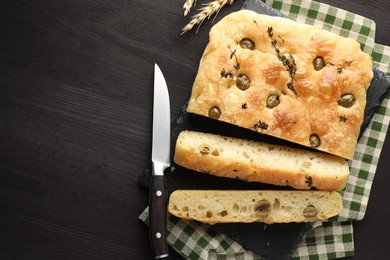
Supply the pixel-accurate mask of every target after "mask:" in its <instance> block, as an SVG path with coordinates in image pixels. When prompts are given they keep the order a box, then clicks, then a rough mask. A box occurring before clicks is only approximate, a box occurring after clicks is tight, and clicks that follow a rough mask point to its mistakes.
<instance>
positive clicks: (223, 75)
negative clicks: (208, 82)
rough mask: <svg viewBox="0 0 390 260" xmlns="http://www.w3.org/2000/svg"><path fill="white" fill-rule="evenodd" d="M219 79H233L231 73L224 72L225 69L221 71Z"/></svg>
mask: <svg viewBox="0 0 390 260" xmlns="http://www.w3.org/2000/svg"><path fill="white" fill-rule="evenodd" d="M220 75H221V78H227V77H231V78H233V73H232V72H231V71H225V69H223V70H222V71H221V74H220Z"/></svg>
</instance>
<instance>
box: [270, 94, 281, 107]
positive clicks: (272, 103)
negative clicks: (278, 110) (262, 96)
mask: <svg viewBox="0 0 390 260" xmlns="http://www.w3.org/2000/svg"><path fill="white" fill-rule="evenodd" d="M279 103H280V101H279V96H278V95H276V94H272V95H269V96H268V98H267V107H268V108H274V107H276V106H277V105H279Z"/></svg>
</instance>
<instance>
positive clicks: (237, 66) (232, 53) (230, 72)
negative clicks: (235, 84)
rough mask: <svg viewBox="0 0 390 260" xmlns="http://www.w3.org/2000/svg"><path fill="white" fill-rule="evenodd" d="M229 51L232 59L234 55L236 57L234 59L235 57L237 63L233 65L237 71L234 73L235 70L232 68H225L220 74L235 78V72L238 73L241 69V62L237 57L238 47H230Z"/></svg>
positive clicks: (223, 76)
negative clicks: (232, 48) (227, 69)
mask: <svg viewBox="0 0 390 260" xmlns="http://www.w3.org/2000/svg"><path fill="white" fill-rule="evenodd" d="M229 51H230V59H233V57H234V59H235V61H236V64H235V65H233V68H234V70H235V73H234V74H233V72H232V71H231V70H229V71H226V70H225V69H222V71H221V73H220V75H221V78H227V77H230V78H232V79H233V76H234V75H235V74H237V73H238V70H239V69H240V63H238V59H237V55H236V51H237V49H234V50H231V49H230V48H229Z"/></svg>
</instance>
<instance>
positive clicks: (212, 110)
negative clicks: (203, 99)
mask: <svg viewBox="0 0 390 260" xmlns="http://www.w3.org/2000/svg"><path fill="white" fill-rule="evenodd" d="M220 116H221V110H220V109H219V107H217V106H214V107H212V108H210V110H209V117H211V118H214V119H218V118H219V117H220Z"/></svg>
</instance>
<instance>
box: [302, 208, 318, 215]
mask: <svg viewBox="0 0 390 260" xmlns="http://www.w3.org/2000/svg"><path fill="white" fill-rule="evenodd" d="M317 214H318V210H317V209H316V208H315V207H314V206H313V205H309V206H307V207H306V208H305V209H304V210H303V216H304V217H305V218H314V217H316V216H317Z"/></svg>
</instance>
